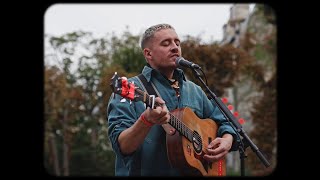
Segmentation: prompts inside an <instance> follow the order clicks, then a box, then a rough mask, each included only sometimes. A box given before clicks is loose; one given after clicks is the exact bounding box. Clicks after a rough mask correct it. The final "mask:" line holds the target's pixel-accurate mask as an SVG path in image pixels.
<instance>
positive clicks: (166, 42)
mask: <svg viewBox="0 0 320 180" xmlns="http://www.w3.org/2000/svg"><path fill="white" fill-rule="evenodd" d="M169 44H170V43H169V41H163V42H162V45H163V46H169Z"/></svg>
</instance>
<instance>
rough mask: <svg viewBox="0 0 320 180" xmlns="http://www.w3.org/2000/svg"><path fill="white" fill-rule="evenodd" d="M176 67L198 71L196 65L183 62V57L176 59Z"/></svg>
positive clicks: (198, 67)
mask: <svg viewBox="0 0 320 180" xmlns="http://www.w3.org/2000/svg"><path fill="white" fill-rule="evenodd" d="M176 65H177V66H183V67H188V68H194V69H200V66H199V65H198V64H195V63H193V62H190V61H187V60H185V59H184V58H183V57H177V59H176Z"/></svg>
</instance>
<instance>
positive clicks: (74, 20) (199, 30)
mask: <svg viewBox="0 0 320 180" xmlns="http://www.w3.org/2000/svg"><path fill="white" fill-rule="evenodd" d="M231 6H232V4H227V3H222V4H217V3H201V4H200V3H199V4H195V3H192V4H187V3H184V4H172V3H170V4H164V3H163V4H147V3H145V4H143V3H141V4H137V3H134V4H124V3H122V4H111V3H107V4H96V3H94V4H90V3H87V4H79V3H78V4H75V3H74V4H66V3H63V4H59V3H58V4H53V5H51V6H50V7H49V8H48V9H47V10H46V12H45V14H44V16H45V17H44V33H45V34H47V35H54V36H60V35H63V34H65V33H69V32H74V31H79V30H82V31H89V32H92V33H93V34H94V35H97V36H104V35H106V34H107V33H109V34H111V33H115V34H116V35H117V36H120V35H121V34H122V33H123V32H124V31H125V30H126V28H127V27H128V30H129V32H130V33H131V34H133V35H141V34H142V33H143V32H144V31H145V29H147V28H148V27H149V26H152V25H155V24H159V23H168V24H171V25H172V26H173V27H174V28H175V29H176V32H177V34H178V35H179V37H180V38H183V36H185V35H191V36H193V37H200V38H201V39H202V40H203V42H212V41H220V40H222V38H223V29H222V27H223V25H224V24H226V23H227V22H228V19H229V16H230V7H231ZM250 7H252V5H251V6H250ZM251 9H252V8H251Z"/></svg>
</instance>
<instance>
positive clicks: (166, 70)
mask: <svg viewBox="0 0 320 180" xmlns="http://www.w3.org/2000/svg"><path fill="white" fill-rule="evenodd" d="M155 69H156V68H155ZM156 70H158V71H159V72H160V73H161V74H162V75H164V76H166V77H167V78H168V79H172V77H173V72H174V69H171V68H163V69H162V68H157V69H156Z"/></svg>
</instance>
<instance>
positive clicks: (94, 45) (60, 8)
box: [43, 4, 277, 176]
mask: <svg viewBox="0 0 320 180" xmlns="http://www.w3.org/2000/svg"><path fill="white" fill-rule="evenodd" d="M158 23H169V24H171V25H173V26H174V27H175V29H176V32H177V34H178V35H179V36H180V38H181V40H182V42H181V46H182V55H183V57H184V58H185V59H188V60H190V61H192V62H194V63H197V64H199V65H200V66H201V67H202V69H203V71H204V73H205V75H206V77H207V80H208V85H209V88H210V89H211V90H212V91H213V92H214V93H215V94H216V95H217V96H218V97H220V98H221V99H222V100H223V102H224V103H225V104H226V106H227V107H228V108H229V109H230V111H232V113H233V114H234V115H235V117H236V118H237V119H238V120H239V123H240V124H241V125H242V126H243V129H244V130H245V132H246V133H247V134H248V136H249V137H250V138H251V140H252V141H253V143H255V145H256V146H257V147H258V148H259V150H260V151H261V152H262V153H263V154H264V155H265V157H266V158H267V160H268V161H269V162H270V164H271V166H270V167H268V168H266V167H265V166H264V165H263V163H262V162H261V161H260V160H259V158H258V157H257V155H256V154H255V153H254V152H253V151H252V149H251V148H250V147H248V148H246V149H245V153H246V155H247V157H246V158H245V167H244V168H245V175H246V176H266V175H270V174H271V173H272V172H273V171H274V169H275V167H276V164H277V158H276V157H277V88H276V81H277V23H276V16H275V11H274V9H273V8H272V7H270V6H268V5H265V4H55V5H53V6H51V7H49V8H48V9H47V11H46V13H45V16H44V38H43V41H44V72H43V73H44V99H43V100H44V126H43V127H44V129H43V131H44V132H43V135H44V143H43V146H44V153H43V156H44V158H43V160H44V162H43V163H44V167H45V169H46V171H47V172H48V173H49V174H50V175H54V176H113V175H114V159H115V155H114V153H113V152H112V149H111V146H110V143H109V139H108V136H107V128H108V126H107V118H106V108H107V103H108V100H109V97H110V95H111V88H110V86H109V84H110V79H111V77H112V75H113V74H114V72H118V74H120V75H121V76H126V77H131V76H134V75H138V74H140V72H141V70H142V68H143V66H144V65H145V59H144V57H143V55H142V51H141V49H140V46H139V39H140V36H141V35H142V33H143V32H144V30H145V29H146V28H147V27H149V26H151V25H155V24H158ZM185 73H186V75H187V77H188V78H189V79H191V80H192V81H194V82H195V83H197V84H199V85H201V83H200V82H198V80H197V79H196V78H195V77H194V76H193V74H192V71H191V70H188V69H185ZM201 86H202V85H201ZM240 168H241V167H240V157H239V151H235V152H231V153H229V154H228V156H227V175H228V176H240Z"/></svg>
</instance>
